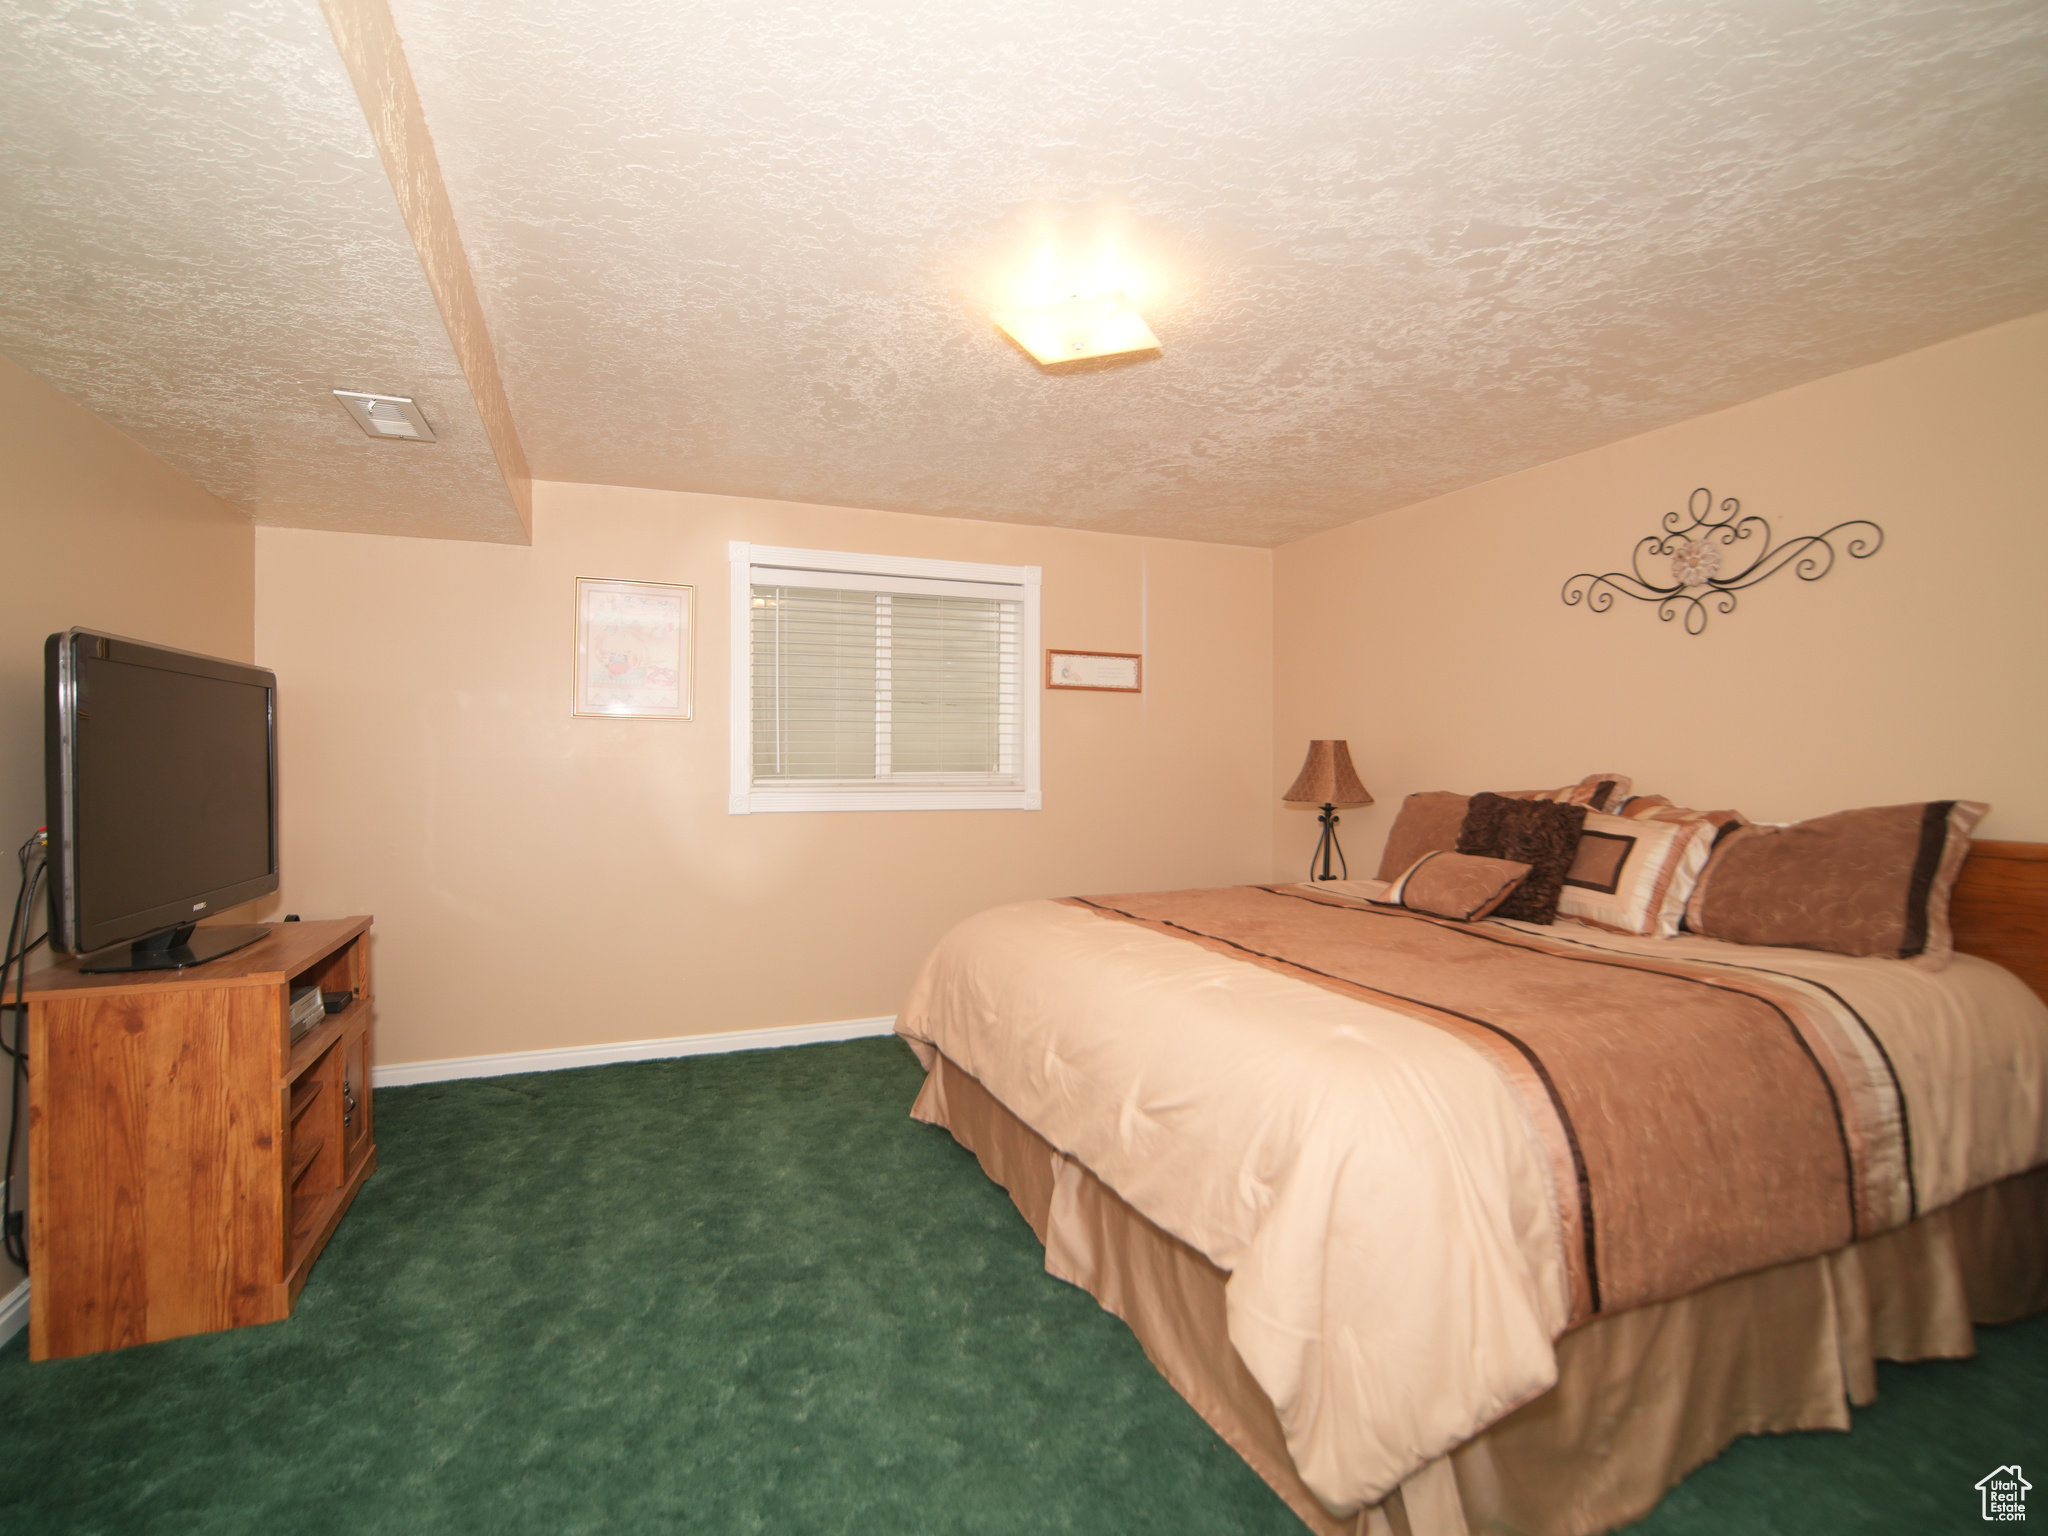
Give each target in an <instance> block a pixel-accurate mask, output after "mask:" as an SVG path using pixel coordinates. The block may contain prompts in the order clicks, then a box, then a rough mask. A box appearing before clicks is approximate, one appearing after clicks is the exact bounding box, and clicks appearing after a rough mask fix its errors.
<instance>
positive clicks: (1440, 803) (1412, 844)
mask: <svg viewBox="0 0 2048 1536" xmlns="http://www.w3.org/2000/svg"><path fill="white" fill-rule="evenodd" d="M1469 799H1470V797H1469V796H1466V795H1454V794H1452V793H1450V791H1448V790H1442V789H1432V790H1425V791H1424V792H1423V793H1421V794H1417V795H1410V796H1409V797H1408V798H1407V799H1406V800H1403V801H1402V802H1401V813H1400V814H1399V815H1398V816H1396V817H1395V818H1394V829H1393V830H1392V831H1391V832H1389V833H1388V834H1387V849H1386V852H1384V853H1382V854H1381V855H1380V876H1379V877H1380V879H1382V880H1392V879H1393V878H1395V877H1396V876H1397V875H1399V874H1401V873H1402V872H1403V871H1404V870H1406V869H1407V868H1408V867H1409V866H1410V865H1412V864H1413V863H1414V862H1415V861H1416V860H1417V859H1419V858H1421V857H1422V856H1423V855H1424V854H1425V853H1449V852H1451V850H1453V849H1454V848H1456V847H1457V846H1458V828H1459V827H1461V826H1463V825H1464V824H1465V806H1466V804H1467V802H1468V801H1469Z"/></svg>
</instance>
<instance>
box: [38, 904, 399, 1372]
mask: <svg viewBox="0 0 2048 1536" xmlns="http://www.w3.org/2000/svg"><path fill="white" fill-rule="evenodd" d="M370 922H371V920H370V919H369V918H367V917H348V918H340V919H337V920H335V921H332V922H320V923H277V924H266V925H263V926H262V927H261V929H260V930H259V932H260V934H261V937H260V938H259V939H258V940H257V941H255V942H253V943H249V944H246V945H244V946H242V947H240V948H237V949H236V950H235V951H234V952H233V953H231V954H229V955H228V956H227V957H226V958H224V959H219V960H213V961H210V962H207V963H205V964H199V965H188V966H187V967H186V968H185V969H183V970H178V971H144V972H130V973H126V974H115V975H104V974H100V975H94V974H87V973H86V972H84V971H82V970H80V969H79V967H78V966H77V964H76V963H75V962H70V961H66V962H63V963H61V964H59V965H56V966H53V967H52V968H50V969H49V970H46V971H41V972H38V973H37V974H35V975H33V976H31V977H30V978H29V985H28V988H27V993H26V997H27V1001H28V1031H27V1039H28V1052H29V1057H28V1083H29V1165H28V1166H29V1205H28V1222H29V1227H28V1235H29V1264H30V1270H31V1273H32V1275H33V1277H34V1279H33V1284H32V1285H31V1286H30V1288H29V1344H28V1353H29V1358H30V1359H31V1360H53V1359H58V1358H61V1357H63V1356H66V1355H84V1354H91V1353H93V1352H94V1351H96V1350H104V1349H119V1348H121V1347H123V1346H124V1345H128V1344H144V1343H154V1342H155V1341H157V1340H159V1339H175V1338H178V1337H180V1336H182V1335H184V1334H188V1333H207V1332H211V1331H213V1330H215V1329H220V1328H239V1327H242V1326H244V1325H246V1324H250V1323H269V1322H276V1321H278V1320H279V1319H281V1318H285V1317H288V1316H290V1315H291V1310H292V1305H293V1303H294V1302H296V1301H297V1299H298V1295H299V1290H300V1288H301V1287H302V1286H304V1285H305V1283H306V1276H307V1274H308V1272H309V1271H311V1269H312V1267H313V1261H314V1260H315V1259H317V1258H318V1257H319V1256H320V1251H321V1249H322V1248H324V1247H325V1246H326V1243H327V1239H328V1237H329V1236H331V1235H332V1234H333V1232H334V1229H335V1227H336V1225H337V1224H338V1223H339V1222H340V1221H341V1218H342V1214H343V1213H344V1212H345V1211H346V1210H347V1209H348V1207H349V1203H350V1202H351V1201H352V1200H354V1199H355V1195H356V1191H357V1190H358V1189H360V1188H362V1185H363V1181H364V1180H365V1179H367V1178H368V1177H369V1176H370V1174H371V1173H372V1172H373V1171H374V1170H375V1169H376V1166H377V1144H376V1140H375V1137H374V1135H373V1127H372V1113H373V1112H372V1108H371V1094H370V1063H371V1053H370V1025H371V1013H372V1009H373V1006H374V1005H373V1002H372V997H371V991H370V950H369V932H370ZM214 931H216V930H212V929H207V928H201V929H199V930H197V933H196V934H195V937H199V936H203V935H205V934H208V933H211V932H214ZM227 931H229V932H233V931H235V930H232V929H230V930H227ZM309 983H310V984H316V985H318V986H319V987H320V989H321V990H322V991H323V992H345V993H348V994H350V1000H349V1002H348V1004H347V1006H346V1007H345V1008H343V1009H342V1011H341V1012H340V1013H334V1014H329V1015H327V1016H326V1018H324V1019H322V1020H321V1021H320V1022H319V1023H317V1024H315V1025H314V1026H313V1028H312V1029H311V1030H310V1031H308V1032H307V1033H306V1034H305V1036H304V1037H302V1038H301V1039H300V1040H298V1041H297V1042H296V1043H294V1042H293V1040H292V1038H291V989H292V987H293V986H295V985H297V986H304V985H307V984H309Z"/></svg>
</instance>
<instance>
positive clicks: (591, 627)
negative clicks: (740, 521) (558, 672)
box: [569, 576, 697, 720]
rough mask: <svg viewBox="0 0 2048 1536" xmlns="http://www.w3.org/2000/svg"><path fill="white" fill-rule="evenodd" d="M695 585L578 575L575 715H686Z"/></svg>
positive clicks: (666, 717) (664, 717)
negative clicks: (609, 579)
mask: <svg viewBox="0 0 2048 1536" xmlns="http://www.w3.org/2000/svg"><path fill="white" fill-rule="evenodd" d="M696 592H697V589H696V588H695V587H673V586H668V585H665V584H663V583H661V582H658V581H601V580H599V579H597V578H596V577H591V576H578V577H577V578H576V700H575V705H574V707H573V708H572V709H571V710H570V711H569V712H570V713H571V714H572V715H600V716H607V717H609V718H612V719H625V720H687V719H689V718H690V711H691V708H692V704H693V702H694V701H693V700H692V698H691V672H692V670H693V669H692V667H691V656H692V652H693V651H694V649H695V644H696V634H695V627H694V622H693V621H694V618H695V614H694V607H695V598H696Z"/></svg>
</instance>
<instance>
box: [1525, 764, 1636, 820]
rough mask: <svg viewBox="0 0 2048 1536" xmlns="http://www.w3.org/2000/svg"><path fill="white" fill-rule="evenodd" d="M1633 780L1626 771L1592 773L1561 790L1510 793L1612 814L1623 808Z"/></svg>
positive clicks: (1527, 798)
mask: <svg viewBox="0 0 2048 1536" xmlns="http://www.w3.org/2000/svg"><path fill="white" fill-rule="evenodd" d="M1633 783H1634V781H1633V780H1632V779H1630V778H1629V776H1628V775H1627V774H1625V773H1589V774H1587V775H1586V776H1585V777H1584V778H1583V779H1581V780H1579V782H1578V783H1576V784H1567V785H1565V786H1564V788H1562V789H1518V790H1512V791H1508V792H1507V793H1508V798H1509V799H1511V800H1555V801H1557V802H1558V803H1559V804H1562V805H1583V806H1584V807H1585V808H1586V809H1587V810H1589V811H1602V812H1606V813H1610V814H1611V813H1613V812H1615V811H1618V810H1619V809H1621V805H1622V802H1623V801H1625V800H1627V799H1628V792H1629V789H1630V787H1631V786H1632V784H1633Z"/></svg>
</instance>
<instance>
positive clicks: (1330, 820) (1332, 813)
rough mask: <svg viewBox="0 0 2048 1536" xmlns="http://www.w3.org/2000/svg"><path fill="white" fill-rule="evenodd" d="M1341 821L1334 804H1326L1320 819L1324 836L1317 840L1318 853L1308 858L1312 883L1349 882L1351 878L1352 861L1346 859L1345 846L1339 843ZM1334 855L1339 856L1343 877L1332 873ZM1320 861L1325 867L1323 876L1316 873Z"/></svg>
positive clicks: (1338, 860)
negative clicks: (1332, 856)
mask: <svg viewBox="0 0 2048 1536" xmlns="http://www.w3.org/2000/svg"><path fill="white" fill-rule="evenodd" d="M1339 819H1340V818H1339V817H1338V815H1337V807H1336V806H1335V805H1333V804H1329V803H1325V804H1324V806H1323V814H1322V815H1321V816H1320V817H1319V818H1318V820H1320V821H1321V822H1322V824H1323V835H1322V836H1321V837H1319V838H1317V839H1316V851H1315V852H1314V853H1312V854H1310V855H1309V856H1308V877H1309V879H1310V880H1312V881H1313V880H1349V879H1350V878H1351V861H1350V860H1348V859H1346V858H1345V857H1344V849H1343V846H1342V845H1341V844H1340V843H1338V841H1337V822H1338V820H1339ZM1333 853H1334V854H1335V855H1336V856H1337V863H1338V865H1339V866H1340V867H1341V868H1342V869H1343V871H1344V873H1343V874H1341V875H1336V874H1332V873H1331V872H1330V855H1331V854H1333ZM1318 859H1320V860H1321V861H1322V865H1323V872H1322V873H1321V874H1317V873H1316V861H1317V860H1318Z"/></svg>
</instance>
